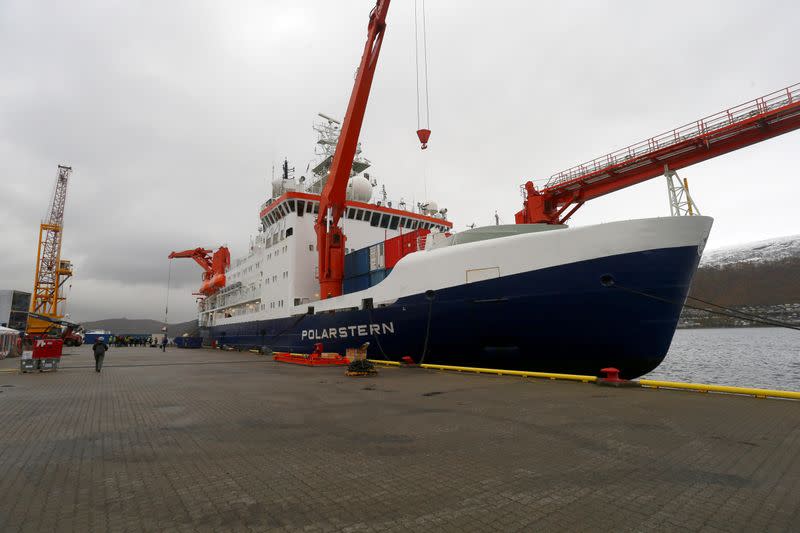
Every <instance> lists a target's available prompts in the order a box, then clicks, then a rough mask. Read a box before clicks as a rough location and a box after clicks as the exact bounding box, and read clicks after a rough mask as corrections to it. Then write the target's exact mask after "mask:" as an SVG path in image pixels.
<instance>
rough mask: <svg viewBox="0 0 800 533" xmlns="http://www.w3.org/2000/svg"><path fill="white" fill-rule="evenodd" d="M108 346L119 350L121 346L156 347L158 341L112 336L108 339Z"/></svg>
mask: <svg viewBox="0 0 800 533" xmlns="http://www.w3.org/2000/svg"><path fill="white" fill-rule="evenodd" d="M108 342H109V344H111V345H112V346H116V347H117V348H121V347H123V346H158V345H159V342H158V339H157V338H155V337H133V336H130V335H128V336H119V337H117V336H114V335H111V336H110V337H109V338H108Z"/></svg>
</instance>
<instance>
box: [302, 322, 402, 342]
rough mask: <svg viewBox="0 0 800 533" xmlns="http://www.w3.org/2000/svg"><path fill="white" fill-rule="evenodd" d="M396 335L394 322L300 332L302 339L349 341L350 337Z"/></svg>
mask: <svg viewBox="0 0 800 533" xmlns="http://www.w3.org/2000/svg"><path fill="white" fill-rule="evenodd" d="M387 333H394V322H381V323H380V324H358V325H355V326H340V327H338V328H323V329H319V330H318V329H304V330H301V331H300V339H309V340H322V339H348V338H350V337H366V336H371V335H386V334H387Z"/></svg>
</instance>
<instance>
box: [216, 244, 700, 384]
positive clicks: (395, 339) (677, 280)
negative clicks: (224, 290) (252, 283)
mask: <svg viewBox="0 0 800 533" xmlns="http://www.w3.org/2000/svg"><path fill="white" fill-rule="evenodd" d="M698 240H699V239H698ZM702 240H703V241H704V238H703V239H702ZM700 246H702V245H701V244H698V245H689V246H670V247H667V248H660V249H658V248H657V249H648V250H641V251H636V252H631V253H622V254H615V255H610V256H605V257H596V258H592V259H588V260H583V261H576V262H571V263H568V264H561V265H556V266H551V267H548V268H539V269H535V270H531V271H527V272H519V273H515V274H513V275H508V276H502V277H497V278H494V279H488V280H483V281H477V282H472V283H465V284H461V285H456V286H450V287H444V288H441V289H438V290H435V291H427V292H418V293H415V294H409V295H407V296H403V297H401V298H398V299H397V300H396V301H394V302H393V303H390V304H386V305H385V306H379V307H376V308H374V309H369V308H367V309H363V308H361V307H359V308H355V309H353V308H351V310H337V311H335V312H317V313H315V314H310V313H307V314H301V315H295V316H291V317H286V318H275V319H271V320H254V321H249V322H239V323H236V324H226V325H220V326H215V327H210V328H203V333H204V336H205V337H206V341H207V342H211V341H214V342H215V343H216V344H217V345H227V346H232V347H235V348H241V349H246V348H253V347H258V348H266V349H267V350H273V351H291V352H299V353H310V352H311V351H313V348H314V344H315V343H322V344H323V346H324V349H325V351H330V352H339V353H344V352H345V350H346V349H347V348H353V347H358V346H361V345H362V344H363V343H364V342H369V343H370V344H369V348H368V354H369V356H370V357H372V358H377V359H389V360H399V359H400V358H401V357H403V356H410V357H412V358H413V359H414V360H415V361H418V362H419V361H420V360H421V359H422V358H423V357H424V362H426V363H438V364H448V365H461V366H479V367H488V368H504V369H515V370H531V371H544V372H564V373H576V374H589V375H598V374H599V373H600V369H601V368H604V367H607V366H613V367H616V368H619V369H620V370H621V371H622V375H623V376H624V377H627V378H634V377H638V376H641V375H643V374H646V373H647V372H649V371H651V370H653V369H654V368H655V367H657V366H658V365H659V364H660V363H661V361H662V360H663V359H664V357H665V355H666V353H667V351H668V349H669V346H670V343H671V340H672V336H673V334H674V332H675V328H676V325H677V321H678V318H679V315H680V311H681V308H682V305H683V303H684V301H685V299H686V296H687V294H688V291H689V287H690V284H691V279H692V276H693V275H694V272H695V270H696V269H697V265H698V262H699V259H700V252H701V251H702V250H701V249H699V247H700ZM362 307H363V306H362ZM367 307H369V306H367Z"/></svg>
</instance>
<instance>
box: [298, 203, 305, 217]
mask: <svg viewBox="0 0 800 533" xmlns="http://www.w3.org/2000/svg"><path fill="white" fill-rule="evenodd" d="M305 206H306V203H305V202H297V216H299V217H301V216H303V212H304V211H305Z"/></svg>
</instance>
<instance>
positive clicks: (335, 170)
mask: <svg viewBox="0 0 800 533" xmlns="http://www.w3.org/2000/svg"><path fill="white" fill-rule="evenodd" d="M389 1H390V0H377V1H376V2H375V7H374V8H372V11H371V12H370V14H369V25H368V27H367V42H366V44H365V45H364V53H363V54H362V56H361V63H360V64H359V66H358V73H357V74H356V79H355V82H354V83H353V92H352V93H351V94H350V102H349V104H348V105H347V113H346V114H345V117H344V120H343V122H342V129H341V132H340V134H339V140H338V141H337V143H336V152H335V154H334V156H333V162H332V163H331V168H330V174H329V175H328V180H327V182H326V183H325V187H324V188H323V189H322V193H321V197H320V205H319V215H318V216H317V221H316V224H315V226H314V227H315V230H316V233H317V248H318V253H319V286H320V293H319V294H320V298H322V299H325V298H331V297H333V296H339V295H340V294H342V277H343V274H344V250H345V246H344V244H345V240H346V237H345V235H344V232H343V231H342V229H341V228H340V227H339V220H340V219H341V217H342V214H343V213H344V208H345V200H346V193H347V182H348V180H349V179H350V172H351V170H352V168H353V158H354V157H355V154H356V149H357V147H358V137H359V135H360V134H361V125H362V123H363V121H364V113H365V111H366V108H367V100H368V99H369V92H370V88H371V87H372V78H373V76H374V74H375V68H376V66H377V64H378V56H379V54H380V51H381V44H382V43H383V34H384V32H385V30H386V13H387V12H388V11H389Z"/></svg>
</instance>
